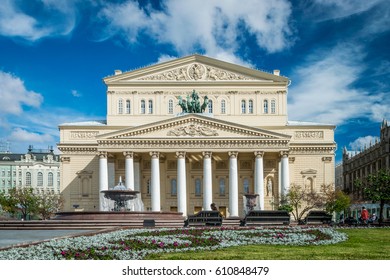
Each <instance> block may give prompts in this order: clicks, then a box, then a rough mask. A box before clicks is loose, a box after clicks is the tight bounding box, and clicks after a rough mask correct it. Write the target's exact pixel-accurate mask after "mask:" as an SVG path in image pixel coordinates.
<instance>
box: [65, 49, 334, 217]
mask: <svg viewBox="0 0 390 280" xmlns="http://www.w3.org/2000/svg"><path fill="white" fill-rule="evenodd" d="M104 83H105V84H106V86H107V92H106V94H107V118H106V120H102V121H90V122H75V123H64V124H61V125H60V126H59V129H60V143H59V144H58V148H59V149H60V151H61V193H62V195H63V197H64V200H65V209H64V210H72V209H73V207H74V205H78V207H79V210H80V209H82V210H84V211H94V210H103V211H105V210H109V209H107V206H106V205H105V203H104V199H103V195H102V194H101V191H103V190H107V189H109V188H112V187H113V186H115V185H116V184H117V183H118V181H119V178H121V179H122V181H123V182H124V185H125V186H126V187H127V188H129V189H132V190H136V191H139V192H140V196H141V199H142V201H143V204H144V209H145V211H174V212H181V213H183V215H184V216H187V215H189V214H193V213H194V212H197V211H199V210H202V209H204V210H210V204H211V203H215V204H216V205H217V207H218V209H219V210H220V211H221V212H222V213H223V214H224V215H225V216H226V217H233V216H242V215H243V214H244V209H245V207H246V206H245V202H244V195H245V194H257V195H258V196H257V204H256V209H276V208H277V207H278V205H279V202H280V199H281V198H282V197H283V195H284V194H285V193H286V192H287V191H288V189H289V187H290V184H292V183H295V184H298V185H306V186H309V187H310V188H312V189H313V190H314V191H320V186H321V185H322V184H331V183H334V152H335V147H336V145H335V142H334V128H335V127H334V126H333V125H329V124H319V123H311V122H296V121H289V120H288V114H287V112H288V106H287V92H288V86H289V79H288V78H286V77H283V76H281V75H280V73H279V71H278V70H274V71H273V73H272V74H271V73H266V72H262V71H258V70H254V69H250V68H246V67H243V66H240V65H235V64H231V63H227V62H224V61H220V60H216V59H213V58H209V57H205V56H201V55H191V56H187V57H183V58H179V59H175V60H172V61H168V62H163V63H159V64H156V65H152V66H148V67H145V68H140V69H137V70H134V71H129V72H122V71H119V70H116V71H115V74H114V75H112V76H109V77H106V78H104ZM313 94H318V93H314V92H313ZM313 106H320V105H318V104H313ZM196 108H197V109H196ZM86 110H88V108H86Z"/></svg>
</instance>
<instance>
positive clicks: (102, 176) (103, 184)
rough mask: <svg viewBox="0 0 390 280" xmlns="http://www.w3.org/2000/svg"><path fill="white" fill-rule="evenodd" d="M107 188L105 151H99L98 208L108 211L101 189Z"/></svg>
mask: <svg viewBox="0 0 390 280" xmlns="http://www.w3.org/2000/svg"><path fill="white" fill-rule="evenodd" d="M106 190H108V164H107V152H99V210H100V211H108V210H109V209H108V205H107V203H106V200H105V198H104V194H103V193H101V191H106Z"/></svg>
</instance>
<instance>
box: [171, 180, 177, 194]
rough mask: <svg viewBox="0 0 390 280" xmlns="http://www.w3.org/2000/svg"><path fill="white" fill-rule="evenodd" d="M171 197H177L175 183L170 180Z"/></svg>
mask: <svg viewBox="0 0 390 280" xmlns="http://www.w3.org/2000/svg"><path fill="white" fill-rule="evenodd" d="M171 195H177V182H176V179H172V180H171Z"/></svg>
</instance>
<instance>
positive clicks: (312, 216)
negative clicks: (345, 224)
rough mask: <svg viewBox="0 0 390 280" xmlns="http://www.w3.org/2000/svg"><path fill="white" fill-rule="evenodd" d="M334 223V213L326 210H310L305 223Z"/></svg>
mask: <svg viewBox="0 0 390 280" xmlns="http://www.w3.org/2000/svg"><path fill="white" fill-rule="evenodd" d="M330 223H332V215H330V214H328V213H326V212H325V211H310V212H309V213H308V214H307V215H306V217H305V219H304V224H306V225H309V224H330Z"/></svg>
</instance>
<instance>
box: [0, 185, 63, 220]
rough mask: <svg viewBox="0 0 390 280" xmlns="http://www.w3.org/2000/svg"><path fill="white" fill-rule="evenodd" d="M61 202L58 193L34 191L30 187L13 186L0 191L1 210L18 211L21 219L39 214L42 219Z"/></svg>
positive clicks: (13, 213) (59, 206)
mask: <svg viewBox="0 0 390 280" xmlns="http://www.w3.org/2000/svg"><path fill="white" fill-rule="evenodd" d="M62 204H63V200H62V198H61V197H60V196H59V195H56V194H50V193H40V194H36V193H34V189H33V188H30V187H17V188H16V187H15V188H12V189H10V190H9V191H8V193H5V192H4V191H3V192H1V193H0V206H1V208H2V209H3V211H5V212H8V213H10V214H12V215H15V214H16V213H18V212H20V213H21V214H22V219H24V220H26V219H27V217H28V216H33V215H39V216H40V217H41V218H42V219H48V218H50V217H51V216H52V215H53V214H54V213H55V212H57V211H58V210H59V209H60V208H61V206H62Z"/></svg>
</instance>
